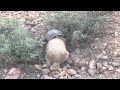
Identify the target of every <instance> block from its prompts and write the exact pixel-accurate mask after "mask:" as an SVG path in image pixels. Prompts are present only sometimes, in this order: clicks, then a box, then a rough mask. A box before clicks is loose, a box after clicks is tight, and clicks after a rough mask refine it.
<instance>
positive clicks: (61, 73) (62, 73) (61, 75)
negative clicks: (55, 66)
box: [59, 71, 67, 77]
mask: <svg viewBox="0 0 120 90" xmlns="http://www.w3.org/2000/svg"><path fill="white" fill-rule="evenodd" d="M66 74H67V73H66V71H62V72H60V73H59V76H60V77H63V76H66Z"/></svg>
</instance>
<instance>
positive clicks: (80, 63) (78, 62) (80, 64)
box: [74, 59, 86, 68]
mask: <svg viewBox="0 0 120 90" xmlns="http://www.w3.org/2000/svg"><path fill="white" fill-rule="evenodd" d="M85 65H86V62H85V60H79V59H78V60H76V61H74V66H75V67H77V68H81V67H83V66H85Z"/></svg>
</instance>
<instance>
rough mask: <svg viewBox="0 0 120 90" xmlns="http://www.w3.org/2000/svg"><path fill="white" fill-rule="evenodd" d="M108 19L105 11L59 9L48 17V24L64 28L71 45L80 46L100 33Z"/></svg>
mask: <svg viewBox="0 0 120 90" xmlns="http://www.w3.org/2000/svg"><path fill="white" fill-rule="evenodd" d="M107 20H108V17H107V15H106V12H105V11H59V12H54V16H49V17H48V24H49V26H50V28H51V29H52V28H56V29H60V30H62V31H63V32H64V33H65V35H66V38H67V41H68V43H69V45H71V46H76V45H77V47H78V46H79V44H80V43H84V42H88V41H89V40H90V38H91V36H92V35H94V34H98V33H100V31H101V29H102V28H103V27H104V26H105V23H106V21H107Z"/></svg>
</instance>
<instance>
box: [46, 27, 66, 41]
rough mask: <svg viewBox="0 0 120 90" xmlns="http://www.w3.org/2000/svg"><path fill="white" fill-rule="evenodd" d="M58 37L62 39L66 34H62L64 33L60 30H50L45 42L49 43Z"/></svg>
mask: <svg viewBox="0 0 120 90" xmlns="http://www.w3.org/2000/svg"><path fill="white" fill-rule="evenodd" d="M56 36H62V37H64V34H63V33H62V31H60V30H58V29H52V30H49V31H48V32H47V34H46V37H45V40H46V41H49V40H51V39H53V38H54V37H56Z"/></svg>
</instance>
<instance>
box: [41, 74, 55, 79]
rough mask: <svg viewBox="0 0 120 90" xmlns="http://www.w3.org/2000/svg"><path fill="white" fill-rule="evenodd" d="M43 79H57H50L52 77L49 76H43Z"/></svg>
mask: <svg viewBox="0 0 120 90" xmlns="http://www.w3.org/2000/svg"><path fill="white" fill-rule="evenodd" d="M43 79H55V78H53V77H50V76H48V75H44V76H43Z"/></svg>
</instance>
